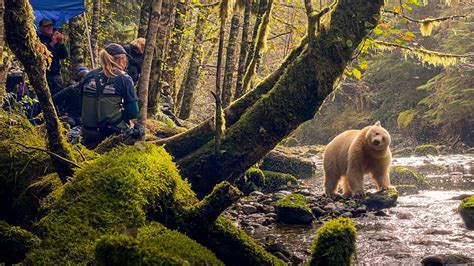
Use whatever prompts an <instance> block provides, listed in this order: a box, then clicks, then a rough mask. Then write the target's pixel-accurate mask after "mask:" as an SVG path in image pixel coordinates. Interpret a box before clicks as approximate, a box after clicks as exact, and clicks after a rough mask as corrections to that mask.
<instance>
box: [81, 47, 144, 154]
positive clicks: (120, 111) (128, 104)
mask: <svg viewBox="0 0 474 266" xmlns="http://www.w3.org/2000/svg"><path fill="white" fill-rule="evenodd" d="M127 56H128V55H127V52H126V51H125V49H124V48H123V47H122V46H121V45H119V44H116V43H111V44H109V45H108V46H107V47H106V48H105V49H103V50H101V51H100V54H99V62H100V65H101V67H100V68H98V69H95V70H93V71H91V72H89V74H87V75H86V77H85V78H84V81H83V83H82V84H81V88H82V114H81V121H82V124H83V128H82V137H83V144H84V146H86V147H88V148H95V147H96V146H97V145H98V144H99V143H100V142H101V141H103V140H104V139H105V138H107V137H108V136H111V135H113V134H121V133H124V132H130V129H131V123H130V120H132V119H134V118H136V117H137V115H138V97H137V93H136V92H135V88H134V86H133V81H132V78H131V77H130V76H129V75H128V74H127V73H126V72H125V69H126V67H127V63H128V58H127ZM136 127H137V126H136ZM138 131H139V132H140V133H142V132H144V130H143V129H140V130H138Z"/></svg>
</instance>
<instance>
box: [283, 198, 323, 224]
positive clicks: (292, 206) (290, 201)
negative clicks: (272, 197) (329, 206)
mask: <svg viewBox="0 0 474 266" xmlns="http://www.w3.org/2000/svg"><path fill="white" fill-rule="evenodd" d="M276 210H277V220H278V221H280V222H283V223H287V224H311V222H312V221H313V219H314V216H313V213H312V212H311V209H310V208H309V205H308V202H307V201H306V198H305V196H304V195H301V194H297V193H292V194H290V195H288V196H286V197H285V198H283V199H281V200H279V201H278V202H277V204H276Z"/></svg>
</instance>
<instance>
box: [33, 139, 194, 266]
mask: <svg viewBox="0 0 474 266" xmlns="http://www.w3.org/2000/svg"><path fill="white" fill-rule="evenodd" d="M53 198H54V199H55V200H50V201H49V206H50V209H49V210H48V212H49V213H48V215H47V216H45V217H44V218H42V219H41V220H40V221H39V223H38V229H39V231H40V232H41V236H42V238H43V242H42V244H41V246H40V247H39V248H37V249H34V250H33V251H32V252H31V253H30V254H29V256H28V257H27V259H28V261H29V262H31V263H33V264H50V265H52V264H68V263H72V264H78V263H81V264H87V263H90V262H92V261H93V259H94V249H95V243H96V241H97V240H98V239H99V238H100V237H101V236H103V235H106V234H113V233H117V232H121V231H123V230H125V229H127V228H139V227H141V226H143V225H144V224H145V222H146V217H147V210H151V209H153V210H162V211H167V210H169V208H171V206H176V208H179V206H183V205H189V204H191V203H193V202H190V200H191V201H195V197H194V193H193V192H192V191H191V188H190V186H189V184H188V183H186V182H185V181H183V180H182V179H181V177H180V176H179V174H178V171H177V169H176V167H175V165H174V164H173V163H172V162H171V156H169V154H168V153H166V152H165V150H164V149H163V148H161V147H156V146H153V145H143V144H141V145H139V144H137V145H136V146H133V147H120V148H118V149H115V150H113V151H111V152H109V153H107V154H105V155H102V156H100V157H98V158H97V159H95V160H93V161H91V162H89V163H87V164H86V165H85V166H84V167H83V168H82V169H80V170H78V171H77V172H76V173H75V175H74V177H73V178H72V180H71V181H70V182H68V183H66V184H65V185H64V186H63V187H62V188H61V189H60V190H59V192H58V193H56V192H55V193H53ZM157 198H159V199H160V201H155V199H157Z"/></svg>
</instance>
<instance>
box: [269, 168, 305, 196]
mask: <svg viewBox="0 0 474 266" xmlns="http://www.w3.org/2000/svg"><path fill="white" fill-rule="evenodd" d="M263 174H264V176H265V184H264V186H263V188H262V192H267V193H271V192H276V191H278V190H280V189H282V188H284V187H288V186H297V185H298V179H297V178H296V177H295V176H294V175H291V174H285V173H279V172H273V171H263Z"/></svg>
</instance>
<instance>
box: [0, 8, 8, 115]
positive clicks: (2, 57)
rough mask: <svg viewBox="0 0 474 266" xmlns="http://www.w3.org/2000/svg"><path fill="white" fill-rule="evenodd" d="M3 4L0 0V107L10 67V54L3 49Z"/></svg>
mask: <svg viewBox="0 0 474 266" xmlns="http://www.w3.org/2000/svg"><path fill="white" fill-rule="evenodd" d="M4 11H5V5H4V3H3V0H0V107H1V106H2V105H3V97H4V96H5V95H6V93H7V92H6V90H5V85H6V82H7V74H8V68H9V67H10V56H8V55H7V54H6V53H5V54H4V53H3V52H4V51H5V35H4V32H3V30H4V29H5V27H4V26H3V13H4Z"/></svg>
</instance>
